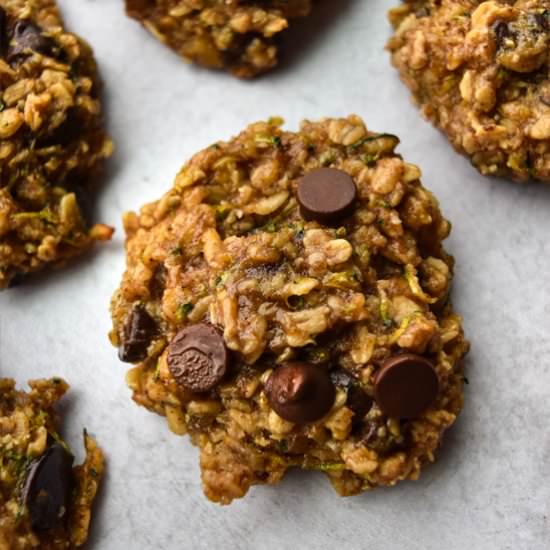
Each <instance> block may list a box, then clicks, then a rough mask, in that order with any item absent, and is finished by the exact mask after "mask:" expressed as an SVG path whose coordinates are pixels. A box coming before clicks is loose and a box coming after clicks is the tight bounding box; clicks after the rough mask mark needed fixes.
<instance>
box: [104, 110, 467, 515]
mask: <svg viewBox="0 0 550 550" xmlns="http://www.w3.org/2000/svg"><path fill="white" fill-rule="evenodd" d="M281 123H282V121H281V120H280V119H271V120H270V121H268V122H260V123H257V124H253V125H251V126H249V127H248V128H246V129H245V130H244V131H243V132H242V133H241V134H240V135H239V136H237V137H236V138H234V139H232V140H231V141H229V142H218V143H215V144H214V145H212V146H211V147H208V148H207V149H205V150H204V151H201V152H200V153H198V154H197V155H195V156H194V157H193V158H192V159H191V160H190V161H189V162H188V163H187V164H186V165H185V166H184V167H183V169H182V170H181V172H180V173H179V174H178V175H177V177H176V180H175V182H174V186H173V188H172V190H170V191H169V192H168V193H167V194H166V195H164V197H163V198H162V199H161V200H160V201H158V202H155V203H152V204H148V205H146V206H144V207H143V208H142V209H141V213H140V214H139V215H137V214H134V213H128V214H126V215H125V218H124V225H125V228H126V231H127V234H128V239H127V243H126V249H127V270H126V273H125V274H124V276H123V279H122V284H121V286H120V288H119V290H118V291H117V292H116V293H115V295H114V297H113V300H112V305H111V310H112V316H113V321H114V328H113V330H112V333H111V339H112V342H113V344H114V345H115V346H118V348H119V356H120V358H121V359H122V360H123V361H127V362H131V363H135V366H134V367H133V368H132V369H131V370H130V371H129V372H128V375H127V382H128V385H129V386H130V388H131V389H132V391H133V398H134V400H135V401H136V402H137V403H139V404H140V405H143V406H145V407H147V408H148V409H150V410H151V411H154V412H156V413H159V414H161V415H165V416H166V418H167V421H168V425H169V427H170V429H171V430H172V431H173V432H175V433H176V434H186V433H188V434H189V435H190V437H191V440H192V442H193V443H194V444H195V445H197V446H198V447H199V448H200V452H201V469H202V480H203V484H204V491H205V493H206V495H207V496H208V497H209V498H210V499H212V500H214V501H217V502H221V503H223V504H227V503H229V502H231V500H233V499H234V498H237V497H242V496H243V495H244V494H245V493H246V492H247V490H248V489H249V487H250V486H251V485H254V484H258V483H270V484H273V483H276V482H278V481H279V480H280V479H281V478H282V477H283V475H284V473H285V471H286V470H287V469H288V468H290V467H292V466H297V467H300V468H304V469H311V470H320V471H323V472H325V473H326V474H327V475H328V477H329V478H330V480H331V482H332V484H333V485H334V487H335V489H336V491H338V493H340V494H341V495H353V494H356V493H359V492H361V491H365V490H368V489H371V488H373V487H376V486H379V485H393V484H395V483H396V482H397V481H399V480H402V479H416V478H417V477H418V475H419V472H420V469H421V467H422V465H423V464H424V463H425V462H429V461H432V460H433V459H434V451H435V450H436V448H437V447H438V445H439V443H440V440H441V437H442V435H443V433H444V432H445V430H446V429H447V428H448V427H449V426H451V424H453V422H454V421H455V418H456V416H457V414H458V413H459V411H460V409H461V407H462V398H463V380H464V378H463V366H462V357H463V356H464V354H465V353H466V351H467V348H468V344H467V343H466V341H465V340H464V337H463V332H462V327H461V320H460V318H459V317H458V315H456V314H455V313H454V312H453V309H452V307H451V305H450V303H449V289H450V284H451V278H452V268H453V261H452V258H451V257H450V256H449V255H448V254H446V253H445V251H444V250H443V248H442V246H441V241H442V240H443V239H444V238H445V237H447V235H448V233H449V230H450V225H449V223H448V222H447V221H446V220H445V219H444V218H443V217H442V216H441V213H440V211H439V207H438V203H437V201H436V199H435V198H434V197H433V196H432V194H431V193H430V192H429V191H427V190H426V189H424V188H423V187H422V185H421V183H420V179H419V178H420V170H419V169H418V168H417V167H416V166H414V165H412V164H407V163H405V162H403V160H402V159H401V157H400V156H399V155H397V154H396V153H395V152H394V149H395V147H396V146H397V144H398V142H399V140H398V139H397V138H396V137H395V136H393V135H390V134H377V133H373V132H369V131H368V130H367V128H366V127H365V125H364V123H363V121H362V120H361V119H360V118H359V117H357V116H350V117H348V118H345V119H323V120H321V121H320V122H309V121H305V122H303V123H302V125H301V128H300V131H299V132H296V133H292V132H285V131H283V130H282V129H281V127H280V125H281Z"/></svg>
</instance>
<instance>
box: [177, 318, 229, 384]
mask: <svg viewBox="0 0 550 550" xmlns="http://www.w3.org/2000/svg"><path fill="white" fill-rule="evenodd" d="M228 362H229V356H228V352H227V348H226V346H225V341H224V339H223V335H222V334H221V332H220V331H219V330H218V329H217V328H216V327H214V326H212V325H209V324H207V323H201V324H198V325H191V326H188V327H186V328H184V329H182V330H180V331H179V332H178V333H177V334H176V336H175V337H174V338H173V339H172V341H171V342H170V345H169V346H168V368H169V369H170V372H171V373H172V376H173V377H174V379H175V380H176V382H177V383H178V384H180V385H181V386H182V387H184V388H186V389H188V390H191V391H192V392H197V393H200V392H205V391H208V390H211V389H212V388H213V387H215V386H216V385H217V384H218V383H219V382H220V381H221V380H222V378H223V377H224V376H225V373H226V371H227V364H228Z"/></svg>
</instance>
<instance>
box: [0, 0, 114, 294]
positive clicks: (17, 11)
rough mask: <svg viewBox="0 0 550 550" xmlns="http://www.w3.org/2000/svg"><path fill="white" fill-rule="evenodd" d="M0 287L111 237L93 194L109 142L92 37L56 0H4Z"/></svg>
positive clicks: (0, 14)
mask: <svg viewBox="0 0 550 550" xmlns="http://www.w3.org/2000/svg"><path fill="white" fill-rule="evenodd" d="M0 82H1V85H0V289H1V288H5V287H6V286H8V285H9V284H10V282H15V281H16V280H19V279H20V278H21V277H22V276H24V275H27V274H29V273H32V272H35V271H39V270H41V269H43V268H45V267H46V266H51V265H55V266H57V265H60V264H62V263H64V262H65V261H66V260H67V259H69V258H71V257H73V256H76V255H77V254H80V253H81V252H83V251H84V250H87V249H89V248H90V247H91V246H92V244H93V243H94V242H95V241H98V240H105V239H109V238H110V236H111V233H112V229H111V228H110V227H107V226H105V225H102V224H97V225H93V226H91V227H90V226H89V225H88V223H87V222H86V219H85V214H86V210H87V208H86V202H87V199H88V194H89V191H90V185H91V184H92V183H93V181H94V179H95V176H96V174H97V172H98V169H99V167H100V165H101V161H102V160H103V159H104V158H105V157H107V156H109V155H110V153H111V150H112V144H111V142H110V141H109V139H108V138H107V137H106V135H105V132H104V130H103V127H102V123H101V106H100V102H99V89H100V85H99V82H98V76H97V71H96V65H95V62H94V59H93V55H92V51H91V49H90V47H89V46H88V45H87V44H86V43H85V42H83V41H82V40H81V39H80V38H78V37H76V36H75V35H74V34H70V33H68V32H66V31H65V30H64V29H63V27H62V21H61V18H60V15H59V12H58V10H57V8H56V5H55V2H54V1H53V0H34V1H33V2H28V1H23V0H1V1H0Z"/></svg>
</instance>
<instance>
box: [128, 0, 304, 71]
mask: <svg viewBox="0 0 550 550" xmlns="http://www.w3.org/2000/svg"><path fill="white" fill-rule="evenodd" d="M310 10H311V0H296V1H294V2H288V1H286V0H267V1H265V0H256V1H249V0H126V12H127V13H128V15H130V16H131V17H133V18H135V19H137V20H138V21H140V22H141V23H142V24H143V26H144V27H145V28H147V29H148V30H149V31H151V33H152V34H154V35H155V36H156V37H157V38H158V39H159V40H161V41H162V42H164V43H165V44H167V45H168V46H170V47H171V48H173V49H174V50H175V51H176V52H177V53H179V54H180V55H181V56H183V57H185V58H186V59H189V60H191V61H193V62H195V63H198V64H200V65H205V66H206V67H211V68H215V69H226V70H228V71H230V72H231V73H233V74H234V75H235V76H238V77H240V78H250V77H253V76H255V75H257V74H259V73H263V72H265V71H268V70H269V69H271V68H273V67H275V65H276V64H277V57H278V38H279V37H280V34H281V33H282V32H283V31H284V30H285V29H286V28H287V27H288V25H289V21H290V20H291V19H294V18H298V17H306V16H307V15H309V13H310Z"/></svg>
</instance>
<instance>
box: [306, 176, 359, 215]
mask: <svg viewBox="0 0 550 550" xmlns="http://www.w3.org/2000/svg"><path fill="white" fill-rule="evenodd" d="M297 197H298V202H299V203H300V212H301V214H302V217H303V218H304V219H305V220H315V221H318V222H321V223H330V222H335V221H338V220H341V219H343V218H345V217H347V216H349V215H350V214H351V213H352V212H353V208H354V205H355V201H356V198H357V187H356V186H355V183H354V181H353V179H352V178H351V176H350V175H349V174H347V173H346V172H343V171H342V170H336V169H335V168H318V169H316V170H313V171H311V172H309V173H308V174H306V175H305V176H304V177H303V178H302V179H301V180H300V182H299V184H298V193H297Z"/></svg>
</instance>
